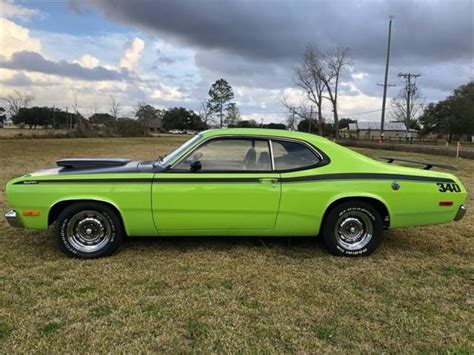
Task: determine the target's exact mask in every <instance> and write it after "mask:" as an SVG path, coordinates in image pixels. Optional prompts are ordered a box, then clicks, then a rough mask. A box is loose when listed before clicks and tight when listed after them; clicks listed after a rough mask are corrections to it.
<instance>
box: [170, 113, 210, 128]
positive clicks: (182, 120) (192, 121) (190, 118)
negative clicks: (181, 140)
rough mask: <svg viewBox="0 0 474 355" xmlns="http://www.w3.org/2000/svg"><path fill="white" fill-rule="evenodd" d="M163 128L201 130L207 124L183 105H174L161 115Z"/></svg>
mask: <svg viewBox="0 0 474 355" xmlns="http://www.w3.org/2000/svg"><path fill="white" fill-rule="evenodd" d="M163 128H165V129H167V130H170V129H179V130H187V129H189V130H196V131H199V130H203V129H206V128H207V126H206V125H205V124H204V123H203V122H202V121H201V118H200V117H199V115H197V114H196V113H195V112H194V111H191V110H187V109H185V108H184V107H174V108H171V109H169V110H168V111H166V112H165V114H164V115H163Z"/></svg>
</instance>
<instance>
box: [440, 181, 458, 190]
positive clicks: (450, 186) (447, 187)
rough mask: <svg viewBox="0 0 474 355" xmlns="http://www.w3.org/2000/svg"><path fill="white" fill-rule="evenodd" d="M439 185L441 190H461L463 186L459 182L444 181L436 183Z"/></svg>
mask: <svg viewBox="0 0 474 355" xmlns="http://www.w3.org/2000/svg"><path fill="white" fill-rule="evenodd" d="M436 185H438V187H439V192H461V188H460V187H459V185H458V184H443V183H442V182H438V183H436Z"/></svg>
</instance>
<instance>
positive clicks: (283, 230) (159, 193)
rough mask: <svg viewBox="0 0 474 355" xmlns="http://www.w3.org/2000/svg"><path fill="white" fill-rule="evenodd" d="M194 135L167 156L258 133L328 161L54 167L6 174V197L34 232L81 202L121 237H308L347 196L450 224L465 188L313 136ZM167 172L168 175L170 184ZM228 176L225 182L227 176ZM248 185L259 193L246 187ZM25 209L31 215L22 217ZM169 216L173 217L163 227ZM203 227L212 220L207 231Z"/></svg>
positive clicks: (389, 217)
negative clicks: (105, 212) (112, 214)
mask: <svg viewBox="0 0 474 355" xmlns="http://www.w3.org/2000/svg"><path fill="white" fill-rule="evenodd" d="M201 136H202V137H201V139H200V140H198V141H197V142H196V143H195V144H194V145H193V146H191V147H189V148H188V149H187V150H186V151H184V152H183V153H182V154H181V155H179V156H178V157H176V159H175V161H178V160H179V159H180V158H181V157H183V156H185V155H186V154H188V153H189V151H192V150H193V149H194V148H195V147H196V146H198V145H200V144H201V143H202V142H203V141H204V140H207V139H212V138H214V137H222V136H255V137H257V136H258V137H262V138H266V139H272V138H273V139H278V138H281V139H293V140H297V141H301V142H306V143H307V144H310V145H311V146H313V147H314V148H316V149H317V150H318V151H320V152H322V153H323V154H325V155H327V156H328V157H329V160H330V162H329V163H328V164H322V165H321V166H316V167H313V168H309V169H303V170H298V171H287V172H285V171H281V172H279V171H272V172H261V173H259V172H252V173H244V172H242V173H230V172H227V173H191V172H190V173H185V174H183V173H181V174H176V173H173V171H172V170H170V171H152V170H146V171H142V172H138V171H136V172H107V173H97V172H94V173H87V172H81V173H80V174H61V173H60V169H59V168H53V169H48V170H44V171H40V172H37V173H32V174H29V175H24V176H22V177H19V178H16V179H13V180H11V181H10V182H9V183H8V184H7V188H6V192H7V197H8V200H9V204H10V206H11V207H12V208H14V209H15V210H16V211H17V213H18V218H19V219H20V220H21V223H22V224H23V225H24V226H25V227H26V228H30V229H39V230H44V229H47V228H48V226H49V225H50V224H51V223H52V222H54V218H55V217H56V216H57V212H58V211H60V210H61V209H62V208H64V207H65V206H66V205H67V204H68V203H71V202H73V201H84V200H86V201H98V202H103V203H106V204H108V205H110V206H112V207H113V208H114V209H116V210H117V212H118V213H119V214H120V216H121V218H122V221H123V224H124V227H125V230H126V233H127V235H129V236H157V235H161V236H174V235H182V236H187V235H272V236H288V235H291V236H312V235H316V234H318V232H319V231H320V228H321V225H322V223H323V220H324V216H325V214H326V213H327V211H328V209H329V208H330V207H331V206H334V204H337V203H340V202H341V201H345V200H347V199H355V198H357V199H364V200H366V201H368V202H370V203H372V204H374V205H375V206H376V207H377V209H378V210H379V211H380V213H381V214H382V217H383V218H385V224H386V227H387V228H398V227H408V226H415V225H427V224H438V223H447V222H450V221H452V220H453V219H454V218H455V216H456V214H457V211H458V210H459V208H460V206H461V205H462V204H463V203H464V202H465V200H466V197H467V191H466V189H465V187H464V186H463V184H462V183H461V181H460V180H459V179H458V178H457V177H456V176H454V175H452V174H449V173H444V172H438V171H427V170H422V169H416V168H408V167H403V166H398V165H392V164H388V163H383V162H379V161H376V160H373V159H371V158H368V157H366V156H364V155H361V154H359V153H356V152H354V151H352V150H350V149H348V148H345V147H342V146H340V145H338V144H335V143H333V142H331V141H329V140H326V139H324V138H321V137H318V136H315V135H310V134H305V133H300V132H288V131H279V130H260V129H227V130H210V131H206V132H203V133H201ZM178 175H179V179H178ZM196 177H199V178H201V177H205V178H206V181H205V182H200V181H198V182H196ZM236 177H240V178H245V179H247V180H252V178H255V179H258V178H262V177H263V178H268V179H269V180H272V181H274V180H273V179H276V181H277V182H276V183H271V186H270V185H268V186H267V187H265V188H260V187H261V183H260V182H255V181H254V182H239V181H238V180H239V179H236V181H232V180H233V178H236ZM170 178H177V180H176V181H174V182H170V180H172V179H170ZM227 178H228V179H231V180H229V182H227V181H226V180H225V179H227ZM187 179H190V180H189V182H188V183H186V181H185V180H187ZM101 180H102V181H101ZM213 181H220V182H213ZM450 181H451V183H453V184H457V185H458V186H459V191H457V192H454V191H453V192H440V188H439V185H438V184H440V183H441V184H442V183H449V182H450ZM394 183H396V184H397V185H398V188H397V189H394V188H393V186H392V185H393V184H394ZM216 186H218V189H216ZM257 186H259V188H260V190H258V191H257V190H254V189H255V188H256V187H257ZM252 191H254V192H255V193H253V192H252ZM222 193H225V194H227V195H226V196H222ZM441 201H451V202H452V205H450V206H440V202H441ZM173 206H175V208H173ZM177 206H178V207H177ZM179 206H186V212H187V213H186V214H180V213H177V212H180V210H179V208H180V207H179ZM30 210H34V211H38V212H39V213H38V214H37V215H35V216H28V211H30ZM25 212H26V213H25ZM220 216H222V217H223V218H220ZM173 218H175V221H174V224H170V225H169V226H168V227H166V226H167V225H166V223H167V222H168V221H169V220H171V221H173ZM259 218H260V220H262V219H263V218H266V219H265V221H266V223H265V225H261V224H260V225H258V224H257V221H258V219H259ZM211 225H212V226H214V225H215V226H217V227H215V228H214V227H213V228H209V227H208V226H211ZM176 226H179V227H176ZM196 226H198V227H196ZM247 226H248V227H247Z"/></svg>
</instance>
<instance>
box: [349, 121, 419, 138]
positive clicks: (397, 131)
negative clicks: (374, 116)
mask: <svg viewBox="0 0 474 355" xmlns="http://www.w3.org/2000/svg"><path fill="white" fill-rule="evenodd" d="M341 136H342V137H343V138H359V139H372V138H375V139H378V138H380V123H379V122H363V121H362V122H356V123H349V127H348V128H344V129H342V130H341ZM417 137H418V131H417V130H416V129H409V130H407V128H406V126H405V123H403V122H385V123H384V138H395V139H396V138H398V139H400V138H403V139H407V138H408V139H410V138H417Z"/></svg>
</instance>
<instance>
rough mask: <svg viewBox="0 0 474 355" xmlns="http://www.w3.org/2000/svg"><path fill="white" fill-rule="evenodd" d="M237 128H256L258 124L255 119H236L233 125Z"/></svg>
mask: <svg viewBox="0 0 474 355" xmlns="http://www.w3.org/2000/svg"><path fill="white" fill-rule="evenodd" d="M235 127H238V128H258V127H259V124H258V122H257V121H255V120H242V121H238V122H237V123H236V125H235Z"/></svg>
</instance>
